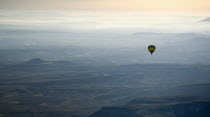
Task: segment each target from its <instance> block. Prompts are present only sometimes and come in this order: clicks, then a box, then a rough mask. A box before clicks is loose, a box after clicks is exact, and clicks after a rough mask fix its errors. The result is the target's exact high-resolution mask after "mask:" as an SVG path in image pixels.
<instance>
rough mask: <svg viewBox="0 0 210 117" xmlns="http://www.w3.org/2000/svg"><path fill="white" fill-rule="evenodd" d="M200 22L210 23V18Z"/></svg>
mask: <svg viewBox="0 0 210 117" xmlns="http://www.w3.org/2000/svg"><path fill="white" fill-rule="evenodd" d="M201 21H202V22H210V17H208V18H206V19H203V20H201Z"/></svg>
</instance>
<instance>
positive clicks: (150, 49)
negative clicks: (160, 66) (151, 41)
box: [148, 45, 156, 54]
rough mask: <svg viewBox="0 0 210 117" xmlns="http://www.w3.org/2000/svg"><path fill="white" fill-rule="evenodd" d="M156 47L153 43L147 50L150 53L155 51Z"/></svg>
mask: <svg viewBox="0 0 210 117" xmlns="http://www.w3.org/2000/svg"><path fill="white" fill-rule="evenodd" d="M155 49H156V47H155V46H154V45H149V46H148V50H149V52H150V53H151V54H152V53H153V52H154V51H155Z"/></svg>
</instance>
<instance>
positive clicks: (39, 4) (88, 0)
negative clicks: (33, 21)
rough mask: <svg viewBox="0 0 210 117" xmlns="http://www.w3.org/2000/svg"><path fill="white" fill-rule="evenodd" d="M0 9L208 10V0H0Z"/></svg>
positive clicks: (209, 4) (209, 7) (209, 2)
mask: <svg viewBox="0 0 210 117" xmlns="http://www.w3.org/2000/svg"><path fill="white" fill-rule="evenodd" d="M0 9H26V10H28V9H29V10H49V9H53V10H141V11H210V0H0Z"/></svg>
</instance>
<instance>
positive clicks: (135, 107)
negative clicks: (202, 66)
mask: <svg viewBox="0 0 210 117" xmlns="http://www.w3.org/2000/svg"><path fill="white" fill-rule="evenodd" d="M89 117H210V99H204V98H203V99H202V98H200V97H193V96H174V97H154V98H139V99H135V100H132V101H130V102H129V103H127V104H126V105H124V106H118V107H103V108H102V109H100V110H99V111H97V112H95V113H93V114H92V115H90V116H89Z"/></svg>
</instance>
